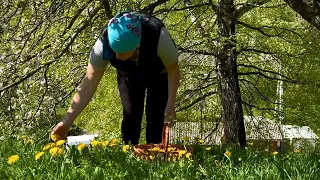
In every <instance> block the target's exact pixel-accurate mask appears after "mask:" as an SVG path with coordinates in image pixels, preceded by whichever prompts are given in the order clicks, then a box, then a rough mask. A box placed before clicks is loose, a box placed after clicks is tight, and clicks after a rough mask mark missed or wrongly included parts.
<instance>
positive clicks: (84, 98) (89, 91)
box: [63, 63, 106, 124]
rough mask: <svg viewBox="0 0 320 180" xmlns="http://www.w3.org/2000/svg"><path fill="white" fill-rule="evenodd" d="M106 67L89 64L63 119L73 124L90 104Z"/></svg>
mask: <svg viewBox="0 0 320 180" xmlns="http://www.w3.org/2000/svg"><path fill="white" fill-rule="evenodd" d="M105 69H106V68H105V67H103V68H100V67H94V66H93V65H92V64H91V63H89V64H88V68H87V73H86V76H85V78H84V81H83V83H82V84H81V86H80V87H79V88H78V90H77V92H76V94H75V96H74V97H73V100H72V103H71V106H70V108H69V109H68V111H67V113H66V115H65V117H64V119H63V121H64V122H66V123H68V124H72V123H73V122H74V120H75V119H76V118H77V117H78V116H79V114H80V113H81V112H82V111H83V109H84V108H85V107H86V106H87V105H88V103H89V102H90V100H91V98H92V96H93V94H94V93H95V91H96V89H97V87H98V84H99V82H100V80H101V78H102V76H103V73H104V71H105Z"/></svg>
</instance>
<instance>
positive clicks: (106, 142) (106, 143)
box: [101, 141, 109, 147]
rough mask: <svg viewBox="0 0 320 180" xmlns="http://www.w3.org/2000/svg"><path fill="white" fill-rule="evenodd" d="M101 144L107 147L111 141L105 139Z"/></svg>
mask: <svg viewBox="0 0 320 180" xmlns="http://www.w3.org/2000/svg"><path fill="white" fill-rule="evenodd" d="M101 144H102V146H103V147H107V146H108V144H109V141H103V142H102V143H101Z"/></svg>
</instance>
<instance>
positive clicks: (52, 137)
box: [51, 134, 62, 142]
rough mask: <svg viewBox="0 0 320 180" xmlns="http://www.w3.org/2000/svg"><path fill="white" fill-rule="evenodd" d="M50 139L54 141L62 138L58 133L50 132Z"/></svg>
mask: <svg viewBox="0 0 320 180" xmlns="http://www.w3.org/2000/svg"><path fill="white" fill-rule="evenodd" d="M51 139H52V141H54V142H56V141H58V140H60V139H62V138H61V136H60V135H58V134H52V135H51Z"/></svg>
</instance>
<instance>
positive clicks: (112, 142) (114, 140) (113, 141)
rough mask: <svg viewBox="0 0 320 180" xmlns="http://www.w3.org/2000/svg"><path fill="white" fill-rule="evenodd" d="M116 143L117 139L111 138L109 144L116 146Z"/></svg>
mask: <svg viewBox="0 0 320 180" xmlns="http://www.w3.org/2000/svg"><path fill="white" fill-rule="evenodd" d="M117 142H118V139H116V138H112V139H111V142H110V143H111V144H116V143H117Z"/></svg>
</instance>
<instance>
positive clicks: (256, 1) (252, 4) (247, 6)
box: [233, 0, 270, 19]
mask: <svg viewBox="0 0 320 180" xmlns="http://www.w3.org/2000/svg"><path fill="white" fill-rule="evenodd" d="M268 2H270V0H248V1H247V2H246V3H244V4H242V5H241V6H240V7H239V8H237V9H236V10H235V11H234V15H233V16H234V18H235V19H239V18H240V17H241V16H242V15H244V14H245V13H247V12H249V11H250V10H252V9H253V8H256V7H260V6H261V5H263V4H265V3H268Z"/></svg>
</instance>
